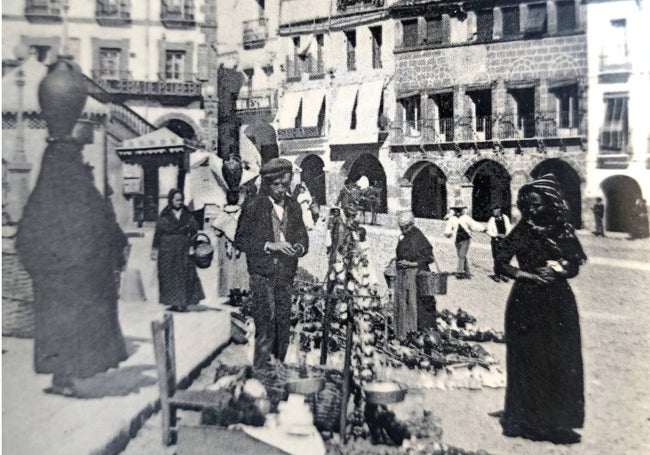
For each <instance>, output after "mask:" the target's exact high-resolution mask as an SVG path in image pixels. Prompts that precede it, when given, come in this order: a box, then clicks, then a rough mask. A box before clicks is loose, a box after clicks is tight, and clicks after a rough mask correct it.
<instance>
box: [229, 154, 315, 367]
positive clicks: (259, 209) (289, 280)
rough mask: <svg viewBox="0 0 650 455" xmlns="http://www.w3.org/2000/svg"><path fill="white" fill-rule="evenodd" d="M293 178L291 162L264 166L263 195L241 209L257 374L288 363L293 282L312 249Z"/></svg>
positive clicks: (239, 239)
mask: <svg viewBox="0 0 650 455" xmlns="http://www.w3.org/2000/svg"><path fill="white" fill-rule="evenodd" d="M291 174H292V164H291V162H290V161H287V160H285V159H282V158H273V159H272V160H270V161H269V162H267V163H266V164H264V165H263V166H262V169H261V170H260V175H261V176H262V185H261V188H260V191H259V194H257V195H256V196H254V197H253V198H252V199H251V200H250V201H249V202H248V203H247V204H245V205H244V207H243V208H242V214H241V216H240V217H239V222H238V224H237V232H236V234H235V246H236V247H237V249H239V250H240V251H243V252H244V253H246V262H247V265H248V273H249V274H250V291H251V298H252V308H251V309H252V316H253V320H254V321H255V327H256V333H255V354H254V366H255V368H263V367H264V366H265V365H266V364H267V363H268V361H269V359H270V356H271V355H273V356H274V357H275V358H277V359H279V360H280V361H284V358H285V356H286V354H287V348H288V347H289V338H290V329H291V290H292V288H293V280H294V278H295V276H296V271H297V269H298V258H300V257H302V256H304V255H305V254H307V250H308V248H309V237H308V236H307V229H306V228H305V224H304V222H303V218H302V210H301V208H300V205H299V204H298V203H297V202H296V201H295V200H294V199H293V198H292V197H291V195H290V194H289V191H290V185H291Z"/></svg>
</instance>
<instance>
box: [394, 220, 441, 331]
mask: <svg viewBox="0 0 650 455" xmlns="http://www.w3.org/2000/svg"><path fill="white" fill-rule="evenodd" d="M398 224H399V228H400V230H401V231H402V234H401V235H400V237H399V241H398V242H397V249H396V252H395V253H396V258H397V263H396V265H397V277H396V283H395V284H396V286H395V303H394V314H395V332H396V334H397V337H398V338H400V339H403V338H405V337H406V335H407V333H408V332H411V331H415V330H417V329H422V330H425V329H429V328H435V327H436V298H435V297H434V296H433V295H430V296H424V295H420V294H419V293H418V292H417V291H418V287H417V276H418V272H420V271H426V272H428V271H429V264H431V263H433V262H434V261H435V258H434V255H433V247H432V246H431V243H429V241H428V240H427V238H426V237H425V236H424V234H423V233H422V231H420V230H419V229H418V228H417V227H416V226H415V220H414V219H413V215H412V214H411V212H403V213H401V214H400V215H399V220H398Z"/></svg>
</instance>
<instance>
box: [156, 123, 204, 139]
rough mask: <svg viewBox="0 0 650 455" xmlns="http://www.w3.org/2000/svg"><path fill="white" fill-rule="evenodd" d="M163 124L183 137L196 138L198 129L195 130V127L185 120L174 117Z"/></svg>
mask: <svg viewBox="0 0 650 455" xmlns="http://www.w3.org/2000/svg"><path fill="white" fill-rule="evenodd" d="M163 126H164V127H166V128H168V129H170V130H171V131H173V132H174V133H176V135H177V136H179V137H182V138H183V139H188V140H196V131H194V128H192V126H191V125H190V124H189V123H187V122H186V121H185V120H181V119H177V118H172V119H169V120H167V121H166V122H165V123H164V124H163Z"/></svg>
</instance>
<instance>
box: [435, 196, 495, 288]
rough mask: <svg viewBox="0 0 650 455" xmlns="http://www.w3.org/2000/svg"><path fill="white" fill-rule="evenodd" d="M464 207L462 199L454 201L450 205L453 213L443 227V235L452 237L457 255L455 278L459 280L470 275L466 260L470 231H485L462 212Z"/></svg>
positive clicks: (479, 224) (470, 236)
mask: <svg viewBox="0 0 650 455" xmlns="http://www.w3.org/2000/svg"><path fill="white" fill-rule="evenodd" d="M465 208H466V207H465V205H464V204H463V203H462V201H456V204H455V205H454V206H452V207H451V209H452V210H453V212H454V213H453V215H452V216H450V217H449V219H448V220H447V226H446V227H445V237H447V238H453V239H454V242H455V244H456V254H457V255H458V268H457V270H456V278H458V279H459V280H462V279H469V278H471V277H472V275H471V273H470V270H469V262H468V261H467V252H468V251H469V245H470V242H471V239H472V232H485V226H483V225H482V224H481V223H479V222H477V221H474V220H473V219H472V217H470V216H469V215H467V214H466V213H464V209H465Z"/></svg>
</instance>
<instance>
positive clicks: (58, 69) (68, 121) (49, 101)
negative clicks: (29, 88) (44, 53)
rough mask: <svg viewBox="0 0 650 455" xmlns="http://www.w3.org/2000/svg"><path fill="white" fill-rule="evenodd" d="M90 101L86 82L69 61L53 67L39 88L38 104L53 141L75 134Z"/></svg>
mask: <svg viewBox="0 0 650 455" xmlns="http://www.w3.org/2000/svg"><path fill="white" fill-rule="evenodd" d="M87 97H88V88H87V87H86V80H85V78H84V76H83V75H82V74H81V73H80V72H79V70H78V69H77V67H76V66H75V65H74V64H73V63H72V62H71V61H70V60H69V59H67V58H65V57H59V59H58V60H57V61H56V62H55V63H53V64H52V65H50V68H49V70H48V73H47V76H45V78H44V79H43V80H42V81H41V83H40V85H39V86H38V102H39V104H40V105H41V111H42V113H43V117H44V118H45V122H46V123H47V129H48V131H49V133H50V136H52V137H66V136H70V135H71V134H72V130H73V128H74V126H75V124H76V123H77V120H78V119H79V117H80V116H81V113H82V112H83V109H84V106H85V104H86V98H87Z"/></svg>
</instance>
